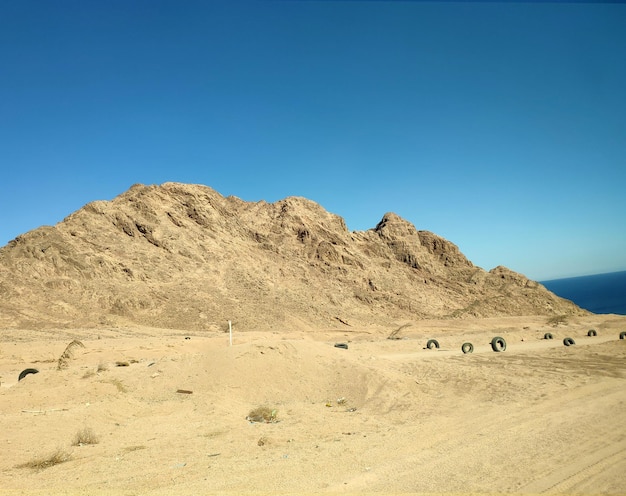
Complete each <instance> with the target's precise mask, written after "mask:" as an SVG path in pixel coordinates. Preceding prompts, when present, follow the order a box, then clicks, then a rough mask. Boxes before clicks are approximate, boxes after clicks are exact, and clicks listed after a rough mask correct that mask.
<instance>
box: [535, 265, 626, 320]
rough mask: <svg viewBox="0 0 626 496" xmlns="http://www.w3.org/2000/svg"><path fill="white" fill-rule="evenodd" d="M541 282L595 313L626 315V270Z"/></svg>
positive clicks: (561, 295) (559, 294) (554, 291)
mask: <svg viewBox="0 0 626 496" xmlns="http://www.w3.org/2000/svg"><path fill="white" fill-rule="evenodd" d="M539 282H540V283H541V284H543V285H544V286H545V287H546V288H547V289H549V290H550V291H552V292H553V293H554V294H556V295H558V296H560V297H562V298H566V299H568V300H571V301H573V302H574V303H576V304H577V305H578V306H579V307H581V308H584V309H586V310H589V311H591V312H593V313H616V314H619V315H626V270H625V271H621V272H610V273H608V274H595V275H592V276H580V277H568V278H566V279H552V280H550V281H539Z"/></svg>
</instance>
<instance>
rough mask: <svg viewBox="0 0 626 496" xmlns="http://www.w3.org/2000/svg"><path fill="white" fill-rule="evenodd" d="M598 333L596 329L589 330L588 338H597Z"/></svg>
mask: <svg viewBox="0 0 626 496" xmlns="http://www.w3.org/2000/svg"><path fill="white" fill-rule="evenodd" d="M597 335H598V333H597V332H596V331H595V329H589V332H588V333H587V336H597Z"/></svg>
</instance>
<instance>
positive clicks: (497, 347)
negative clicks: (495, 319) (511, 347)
mask: <svg viewBox="0 0 626 496" xmlns="http://www.w3.org/2000/svg"><path fill="white" fill-rule="evenodd" d="M491 349H492V350H493V351H495V352H500V351H504V350H506V341H505V340H504V338H501V337H499V336H496V337H495V338H493V339H492V340H491Z"/></svg>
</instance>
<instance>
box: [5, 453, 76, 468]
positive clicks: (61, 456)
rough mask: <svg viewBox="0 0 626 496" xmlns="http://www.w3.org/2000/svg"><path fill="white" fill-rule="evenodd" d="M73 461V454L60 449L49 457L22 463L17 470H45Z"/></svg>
mask: <svg viewBox="0 0 626 496" xmlns="http://www.w3.org/2000/svg"><path fill="white" fill-rule="evenodd" d="M71 459H72V455H71V454H69V453H68V452H67V451H64V450H62V449H61V448H59V449H57V450H56V451H55V452H53V453H52V454H50V455H48V456H45V457H41V458H35V459H33V460H31V461H29V462H26V463H22V464H20V465H18V466H17V468H32V469H33V470H43V469H44V468H49V467H53V466H54V465H58V464H60V463H65V462H68V461H70V460H71Z"/></svg>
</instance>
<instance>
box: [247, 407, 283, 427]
mask: <svg viewBox="0 0 626 496" xmlns="http://www.w3.org/2000/svg"><path fill="white" fill-rule="evenodd" d="M277 413H278V412H277V411H276V409H272V408H270V407H268V406H259V407H257V408H255V409H254V410H250V413H248V416H247V417H246V420H248V421H249V422H265V423H267V424H269V423H274V422H278V420H277V419H276V415H277Z"/></svg>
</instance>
